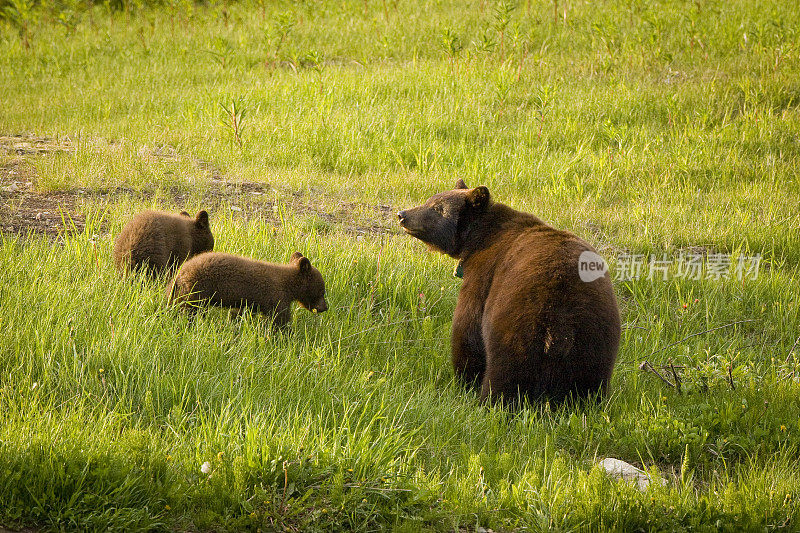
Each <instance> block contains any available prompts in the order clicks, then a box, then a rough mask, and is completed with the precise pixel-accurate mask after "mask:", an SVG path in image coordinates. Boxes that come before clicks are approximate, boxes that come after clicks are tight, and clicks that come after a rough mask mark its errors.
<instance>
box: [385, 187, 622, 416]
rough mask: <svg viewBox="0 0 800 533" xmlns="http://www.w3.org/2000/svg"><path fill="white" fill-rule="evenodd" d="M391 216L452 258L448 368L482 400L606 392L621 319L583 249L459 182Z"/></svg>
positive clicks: (599, 266)
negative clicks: (454, 281)
mask: <svg viewBox="0 0 800 533" xmlns="http://www.w3.org/2000/svg"><path fill="white" fill-rule="evenodd" d="M398 217H399V219H400V225H401V226H402V227H403V229H404V230H405V231H406V232H407V233H408V234H409V235H411V236H413V237H416V238H418V239H420V240H421V241H423V242H425V243H427V244H428V245H429V246H430V247H431V248H433V249H435V250H438V251H441V252H443V253H445V254H447V255H449V256H451V257H453V258H455V259H458V260H459V263H458V267H457V268H456V275H457V276H458V275H461V276H463V278H464V282H463V285H462V286H461V291H460V292H459V295H458V301H457V303H456V309H455V313H454V315H453V326H452V338H451V348H452V362H453V367H454V370H455V373H456V376H457V377H458V378H460V379H461V380H462V381H463V382H464V383H465V384H467V385H468V386H477V387H480V398H481V400H482V401H485V400H486V399H488V398H492V399H500V400H501V401H503V402H505V403H509V404H512V405H514V404H516V402H517V401H518V400H520V399H521V398H527V399H528V400H530V401H536V400H550V401H552V402H554V403H561V402H563V401H564V400H566V399H567V398H570V397H572V398H576V399H577V398H585V397H591V396H595V397H596V396H597V395H599V394H602V393H604V392H605V391H606V389H607V387H608V383H609V381H610V380H611V372H612V369H613V367H614V362H615V360H616V357H617V349H618V347H619V339H620V318H619V310H618V307H617V300H616V297H615V296H614V289H613V287H612V285H611V280H610V279H609V275H608V272H607V267H606V264H605V262H604V261H603V259H602V258H601V257H600V256H599V255H597V253H596V252H595V250H594V249H593V248H592V247H591V246H590V245H589V244H588V243H586V242H585V241H583V240H582V239H580V238H578V237H576V236H575V235H573V234H572V233H570V232H568V231H562V230H558V229H556V228H553V227H551V226H549V225H547V224H545V223H544V222H543V221H541V220H540V219H539V218H537V217H535V216H533V215H530V214H527V213H522V212H520V211H516V210H514V209H512V208H510V207H508V206H506V205H504V204H501V203H498V202H495V201H493V200H492V198H491V195H490V194H489V190H488V189H487V188H486V187H483V186H481V187H476V188H474V189H469V188H467V186H466V185H465V184H464V182H463V181H462V180H458V182H457V183H456V188H455V189H454V190H451V191H446V192H442V193H440V194H437V195H435V196H433V197H431V198H430V199H429V200H428V201H427V202H425V204H424V205H421V206H419V207H414V208H412V209H408V210H405V211H400V213H398Z"/></svg>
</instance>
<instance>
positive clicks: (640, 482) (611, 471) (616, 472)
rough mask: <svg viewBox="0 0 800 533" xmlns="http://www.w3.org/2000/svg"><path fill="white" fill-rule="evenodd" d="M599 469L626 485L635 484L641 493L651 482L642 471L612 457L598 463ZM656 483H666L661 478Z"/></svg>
mask: <svg viewBox="0 0 800 533" xmlns="http://www.w3.org/2000/svg"><path fill="white" fill-rule="evenodd" d="M600 467H601V468H602V469H603V470H605V472H606V474H608V475H609V476H614V477H620V478H622V479H624V480H625V481H627V482H628V483H636V486H637V487H638V488H639V490H641V491H642V492H644V491H646V490H647V487H648V486H649V485H650V482H651V481H653V480H651V479H650V476H649V475H648V474H647V472H645V471H644V470H639V469H638V468H636V467H635V466H633V465H632V464H629V463H626V462H625V461H620V460H619V459H614V458H613V457H606V458H605V459H603V460H602V461H600ZM658 481H660V482H661V484H662V485H664V484H666V482H667V481H666V480H665V479H661V478H659V479H658Z"/></svg>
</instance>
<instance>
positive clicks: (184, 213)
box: [181, 211, 192, 218]
mask: <svg viewBox="0 0 800 533" xmlns="http://www.w3.org/2000/svg"><path fill="white" fill-rule="evenodd" d="M181 216H182V217H189V218H192V215H190V214H189V213H187V212H186V211H181Z"/></svg>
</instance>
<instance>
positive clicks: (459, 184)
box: [455, 178, 469, 189]
mask: <svg viewBox="0 0 800 533" xmlns="http://www.w3.org/2000/svg"><path fill="white" fill-rule="evenodd" d="M455 188H456V189H469V187H467V184H466V183H464V180H462V179H461V178H458V181H456V186H455Z"/></svg>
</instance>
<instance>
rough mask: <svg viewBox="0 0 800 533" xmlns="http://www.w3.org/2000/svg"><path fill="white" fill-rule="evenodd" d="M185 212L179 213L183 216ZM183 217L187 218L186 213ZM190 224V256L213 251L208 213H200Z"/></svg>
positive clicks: (212, 237)
mask: <svg viewBox="0 0 800 533" xmlns="http://www.w3.org/2000/svg"><path fill="white" fill-rule="evenodd" d="M184 213H186V212H185V211H182V212H181V215H184ZM185 216H187V217H188V216H189V214H188V213H186V215H185ZM187 222H190V223H191V224H192V255H197V254H201V253H203V252H210V251H211V250H213V249H214V235H212V234H211V224H210V223H209V222H208V213H207V212H205V211H200V212H199V213H197V216H196V217H195V219H194V221H187Z"/></svg>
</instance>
